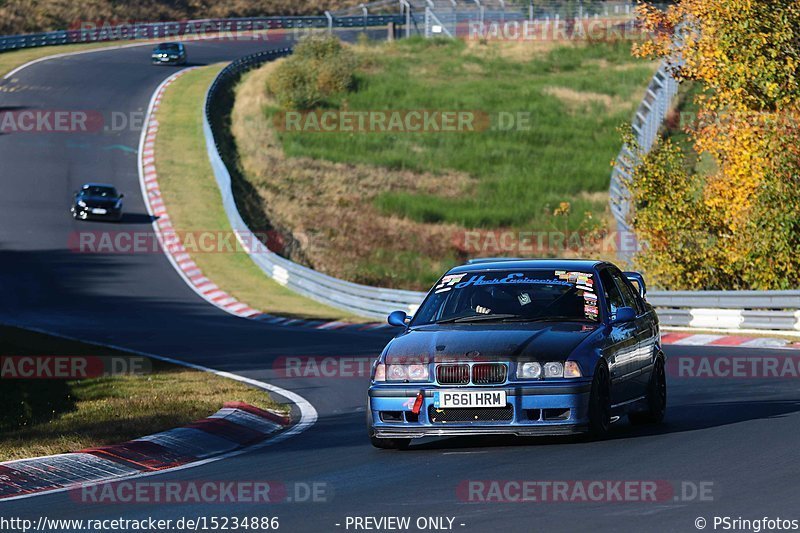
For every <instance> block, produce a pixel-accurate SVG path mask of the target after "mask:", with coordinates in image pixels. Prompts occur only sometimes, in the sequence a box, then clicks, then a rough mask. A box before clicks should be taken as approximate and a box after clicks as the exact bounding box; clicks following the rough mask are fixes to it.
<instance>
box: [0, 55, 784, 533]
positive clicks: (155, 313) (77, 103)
mask: <svg viewBox="0 0 800 533" xmlns="http://www.w3.org/2000/svg"><path fill="white" fill-rule="evenodd" d="M283 45H284V43H283V42H282V41H278V40H276V41H274V42H267V43H264V42H217V41H205V42H197V43H192V44H191V45H190V48H189V53H190V57H191V60H192V61H193V62H194V63H195V64H210V63H214V62H218V61H224V60H230V59H233V58H235V57H238V56H241V55H244V54H247V53H250V52H253V51H256V50H262V49H265V48H267V47H271V46H274V47H280V46H283ZM148 52H149V48H148V47H147V46H146V45H144V46H143V47H132V48H123V49H118V50H107V51H102V52H95V53H92V54H84V55H76V56H70V57H63V58H58V59H53V60H49V61H42V62H39V63H36V64H34V65H31V66H30V67H28V68H26V69H24V70H22V71H20V72H17V73H16V74H15V75H14V76H13V77H12V78H11V79H10V80H5V81H4V82H2V84H0V89H2V88H5V90H3V91H2V92H0V110H5V109H30V108H32V109H46V110H55V109H70V110H95V111H100V112H102V113H104V114H106V115H108V114H110V113H111V112H122V113H125V114H128V115H129V116H130V114H132V113H137V112H141V113H142V114H143V112H144V110H145V108H146V106H147V103H148V101H149V99H150V96H151V94H152V92H153V91H154V90H155V88H156V87H157V86H158V85H159V83H160V82H161V81H162V80H163V79H164V78H166V77H167V76H168V75H170V74H171V73H173V72H174V70H173V69H170V68H157V67H152V66H151V65H150V64H149V63H148ZM12 87H13V88H14V90H13V92H11V91H9V90H8V89H10V88H12ZM199 105H200V103H198V106H199ZM139 134H140V131H139V129H137V128H127V129H126V130H124V131H120V132H116V133H113V132H104V133H98V134H81V135H78V134H63V133H37V134H33V133H15V134H4V135H0V176H1V177H2V183H3V185H4V188H5V191H4V192H5V194H3V195H0V221H1V222H0V290H2V298H0V321H2V322H6V323H9V324H15V325H21V326H29V327H30V326H33V327H37V328H40V329H43V330H48V331H52V332H55V333H58V334H62V335H69V336H74V337H79V338H81V339H85V340H89V341H95V342H101V343H107V344H114V345H117V346H122V347H126V348H130V349H134V350H138V351H142V352H147V353H153V354H157V355H161V356H168V357H174V358H178V359H181V360H185V361H190V362H193V363H196V364H201V365H205V366H209V367H212V368H216V369H220V370H224V371H229V372H233V373H236V374H239V375H243V376H246V377H250V378H254V379H259V380H262V381H267V382H270V383H274V384H275V385H278V386H280V387H283V388H285V389H288V390H291V391H294V392H297V393H299V394H301V395H302V396H304V397H305V398H307V399H308V400H309V401H310V402H311V403H312V404H313V405H314V406H315V408H316V409H317V411H318V413H319V420H318V422H317V423H316V425H315V426H314V427H312V428H311V429H309V430H308V431H306V432H305V433H304V434H303V435H302V436H301V437H300V438H294V439H289V440H287V441H284V442H282V443H280V444H277V445H275V446H273V447H270V448H266V449H263V450H258V451H255V452H252V453H248V454H245V455H241V456H238V457H234V458H231V459H229V460H226V461H222V462H218V463H212V464H209V465H204V466H202V467H198V468H195V469H189V470H183V471H180V472H172V473H170V472H166V473H164V474H163V475H160V476H157V477H158V478H159V480H163V481H167V480H253V479H254V478H258V479H269V480H282V481H286V482H289V481H304V482H311V481H322V482H325V483H327V484H328V486H329V487H330V488H331V492H332V498H330V501H328V502H327V503H314V504H310V503H309V504H284V505H281V506H274V507H271V508H267V509H264V508H257V509H256V508H254V507H253V506H252V505H250V506H248V505H246V504H242V505H239V506H233V507H232V506H213V505H212V506H209V505H199V504H178V505H164V504H161V505H158V506H147V505H121V504H120V505H103V506H101V505H89V504H87V505H80V506H76V503H75V502H74V501H72V500H70V498H69V497H68V496H67V495H65V494H52V495H43V496H39V497H36V498H31V499H28V500H22V501H19V502H11V503H7V504H0V506H2V514H3V515H5V516H20V517H33V518H36V517H38V516H40V515H42V514H43V513H44V512H46V514H47V515H48V517H51V518H56V517H63V518H77V517H80V518H91V517H101V518H118V517H126V518H144V517H148V516H153V517H157V518H179V517H182V516H192V515H195V516H196V515H217V516H219V515H223V514H228V515H231V514H249V515H253V514H262V515H263V514H273V515H276V516H279V517H280V519H281V526H282V527H283V529H284V530H286V531H330V530H336V529H342V530H344V523H345V522H344V521H345V518H346V517H347V516H366V515H370V516H375V515H405V516H412V517H414V518H416V517H418V516H452V517H455V526H454V527H455V529H457V530H464V531H488V530H498V529H503V530H507V531H531V530H550V531H552V530H555V531H576V530H588V529H593V530H604V531H612V530H628V529H634V528H635V529H637V530H642V529H643V530H650V531H673V530H676V529H679V528H680V529H681V530H692V529H693V528H694V520H695V518H696V517H698V516H703V517H706V518H708V519H709V520H711V518H712V517H713V516H714V515H731V516H745V517H750V518H760V517H761V516H776V515H781V516H784V517H786V518H800V517H792V516H786V515H787V513H789V512H796V511H795V510H796V491H797V490H798V489H800V466H798V465H797V462H796V461H795V460H794V459H795V458H796V457H797V451H796V445H795V443H796V442H797V440H798V437H800V415H798V411H800V402H799V401H798V386H797V381H796V380H760V381H757V380H750V381H746V380H696V379H674V378H672V379H671V383H670V387H671V388H670V409H669V411H668V414H667V419H666V422H665V424H664V425H663V426H662V427H659V428H657V429H652V428H650V429H647V428H634V427H631V426H629V425H627V423H620V424H619V426H620V427H619V428H616V430H615V432H614V438H612V439H610V440H608V441H605V442H598V443H583V442H571V441H563V440H558V439H555V440H554V439H525V440H520V439H503V438H491V439H480V440H478V441H465V440H461V439H449V440H446V441H437V442H430V443H427V444H423V445H421V446H418V447H414V448H412V450H410V451H408V452H405V453H392V452H380V451H377V450H374V449H372V448H371V447H370V445H369V442H368V441H367V439H366V436H365V432H364V399H365V390H366V382H365V380H363V379H357V378H352V379H293V380H292V379H285V378H281V377H280V376H278V375H277V374H276V372H275V371H274V368H273V365H274V362H275V360H276V359H277V358H279V357H281V356H285V355H333V356H336V355H341V356H358V355H376V354H377V353H378V351H379V350H380V349H381V347H382V346H383V344H384V342H385V341H386V340H387V334H386V333H380V332H372V333H369V332H337V331H315V330H300V329H293V328H280V327H270V326H269V325H266V324H263V323H259V322H255V321H249V320H244V319H239V318H235V317H232V316H230V315H228V314H227V313H224V312H222V311H220V310H218V309H216V308H214V307H212V306H210V305H208V304H207V303H206V302H205V301H203V300H202V299H201V298H200V297H198V296H197V295H196V294H195V293H194V292H193V291H192V290H191V289H190V288H189V287H187V286H186V285H185V284H184V282H183V281H182V280H181V278H180V277H179V276H178V274H177V273H176V272H175V270H174V269H173V268H172V266H171V265H170V264H169V263H168V261H167V259H166V258H165V257H164V256H162V255H160V254H145V255H84V254H75V253H71V252H70V251H69V250H68V247H67V242H68V239H69V234H70V232H72V231H76V230H77V229H79V228H83V226H80V223H78V222H74V221H72V220H71V218H70V217H69V215H68V213H67V206H68V205H69V201H70V198H71V193H72V191H74V190H75V189H76V188H77V187H78V186H79V185H80V184H82V183H83V182H86V181H93V180H97V181H111V182H114V183H115V184H117V185H118V187H119V188H120V189H121V190H122V191H123V192H124V193H125V194H126V200H127V201H126V204H127V208H128V211H129V213H131V216H129V217H128V218H127V219H126V220H125V221H124V222H123V223H122V224H121V225H118V226H117V225H115V226H113V229H114V230H117V229H119V230H133V229H143V228H147V227H148V225H149V220H148V218H147V216H146V210H145V207H144V204H143V202H142V198H141V194H140V192H139V183H138V173H137V155H136V147H137V144H138V139H139ZM101 226H103V224H100V223H99V224H98V225H97V229H102V227H101ZM93 229H94V228H93ZM666 351H667V355H668V357H674V356H684V355H705V356H709V357H712V358H716V357H724V356H726V355H730V354H731V353H735V354H737V355H751V356H754V357H760V356H762V355H763V354H764V353H765V352H764V350H751V349H744V348H721V347H720V348H717V347H682V346H670V347H667V349H666ZM469 479H473V480H474V479H478V480H487V479H500V480H513V479H538V480H609V479H618V480H670V481H674V482H680V481H690V482H701V481H709V482H712V483H713V500H712V501H691V502H682V501H674V500H669V501H660V502H658V503H656V504H652V503H612V504H609V503H599V502H598V503H559V504H548V503H527V504H475V503H465V502H462V501H460V500H459V498H458V496H457V493H456V489H457V487H458V485H459V484H460V483H462V482H463V481H464V480H469ZM43 510H46V511H43ZM799 514H800V513H799ZM462 523H463V524H465V525H464V526H461V525H460V524H462ZM336 524H342V527H337V526H336Z"/></svg>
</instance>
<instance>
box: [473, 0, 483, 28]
mask: <svg viewBox="0 0 800 533" xmlns="http://www.w3.org/2000/svg"><path fill="white" fill-rule="evenodd" d="M474 2H475V4H477V6H478V11H479V13H480V21H481V27H483V4H481V0H474Z"/></svg>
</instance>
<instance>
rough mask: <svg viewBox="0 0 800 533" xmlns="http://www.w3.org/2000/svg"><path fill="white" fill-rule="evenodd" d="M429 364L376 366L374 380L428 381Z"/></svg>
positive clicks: (379, 364) (381, 364)
mask: <svg viewBox="0 0 800 533" xmlns="http://www.w3.org/2000/svg"><path fill="white" fill-rule="evenodd" d="M429 378H430V373H429V371H428V365H427V364H422V365H386V364H383V363H378V364H377V365H376V366H375V375H374V377H373V378H372V379H373V381H428V379H429Z"/></svg>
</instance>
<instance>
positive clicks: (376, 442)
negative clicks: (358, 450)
mask: <svg viewBox="0 0 800 533" xmlns="http://www.w3.org/2000/svg"><path fill="white" fill-rule="evenodd" d="M369 441H370V442H371V443H372V445H373V446H375V447H376V448H380V449H381V450H405V449H406V448H408V445H409V444H411V439H379V438H378V437H370V438H369Z"/></svg>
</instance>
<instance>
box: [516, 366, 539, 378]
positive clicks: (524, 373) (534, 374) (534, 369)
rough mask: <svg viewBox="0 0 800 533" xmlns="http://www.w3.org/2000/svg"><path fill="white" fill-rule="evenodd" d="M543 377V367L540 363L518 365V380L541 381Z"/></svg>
mask: <svg viewBox="0 0 800 533" xmlns="http://www.w3.org/2000/svg"><path fill="white" fill-rule="evenodd" d="M541 375H542V365H540V364H539V363H536V362H533V363H522V364H521V365H517V378H519V379H539V378H540V377H541Z"/></svg>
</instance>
